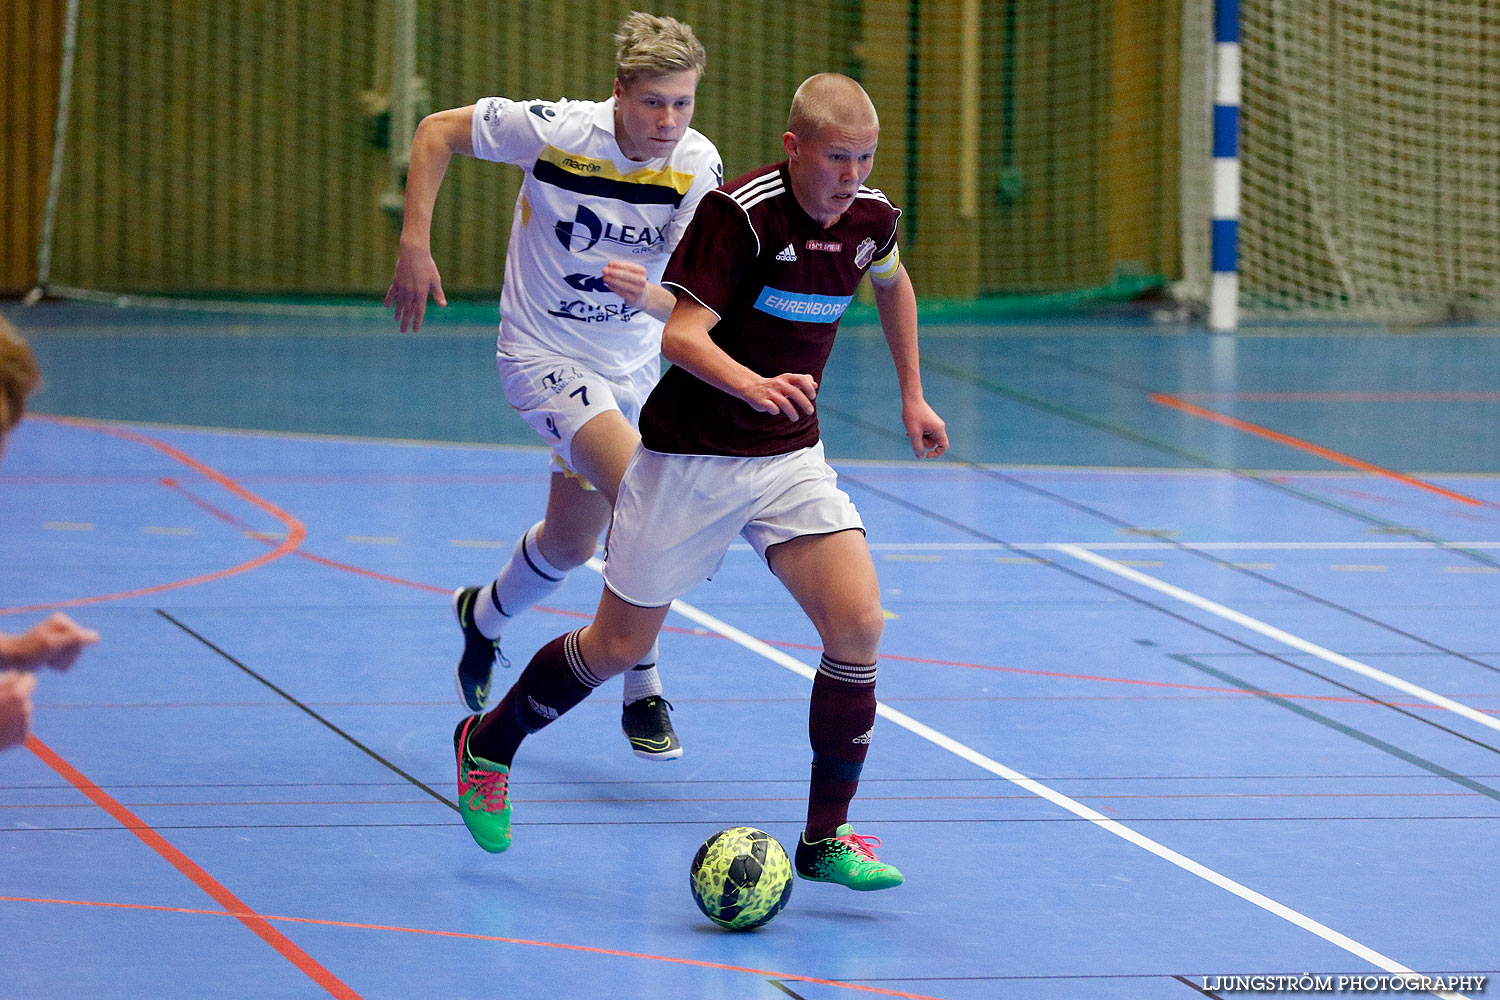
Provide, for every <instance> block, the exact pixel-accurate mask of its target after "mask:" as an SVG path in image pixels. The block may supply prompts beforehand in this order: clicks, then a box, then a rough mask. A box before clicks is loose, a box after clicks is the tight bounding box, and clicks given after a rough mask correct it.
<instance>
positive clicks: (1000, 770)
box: [588, 558, 1470, 1000]
mask: <svg viewBox="0 0 1500 1000" xmlns="http://www.w3.org/2000/svg"><path fill="white" fill-rule="evenodd" d="M588 566H589V568H590V569H592V570H594V571H595V572H596V573H601V574H602V573H603V572H604V563H603V562H601V561H600V560H599V559H597V558H595V559H590V560H589V561H588ZM672 610H673V611H675V612H677V613H678V614H680V615H682V616H683V617H684V618H686V619H688V620H689V621H691V622H693V623H695V624H697V625H701V626H703V627H704V628H706V629H709V630H710V631H713V632H717V633H718V634H719V635H721V636H723V637H724V638H726V639H728V640H730V641H731V642H734V643H736V644H738V645H740V646H743V647H744V648H745V649H747V650H749V651H750V652H752V653H755V654H756V655H758V656H762V657H764V658H765V659H767V660H770V661H771V662H772V663H775V664H776V665H777V666H780V667H785V668H786V669H787V670H790V671H791V672H792V673H794V674H797V675H798V676H800V677H803V678H806V679H807V680H812V679H813V678H814V677H816V676H817V673H818V672H817V671H816V670H814V669H813V668H812V667H809V666H808V665H807V664H805V663H803V662H802V661H801V660H798V659H797V658H795V657H793V656H790V655H789V654H787V653H784V652H782V651H781V650H779V649H777V648H775V647H774V646H770V645H767V644H766V643H764V642H762V641H761V640H759V639H757V638H755V636H753V635H750V634H749V633H746V632H742V631H740V630H739V629H737V628H735V627H734V626H733V625H730V624H729V623H728V622H725V621H722V620H720V619H718V618H715V617H714V616H713V615H711V614H709V613H708V612H706V611H700V610H699V609H698V608H695V607H693V605H691V604H689V603H687V602H686V601H681V600H678V601H673V602H672ZM875 711H876V713H877V714H878V715H879V716H880V717H881V718H882V719H888V720H889V721H891V722H894V723H895V724H896V725H898V726H900V727H901V728H902V729H905V730H906V731H907V732H910V733H913V734H914V735H916V736H920V737H921V738H922V739H924V740H927V741H928V742H929V743H932V744H934V745H936V746H939V747H942V748H943V749H944V750H947V751H948V752H949V753H952V754H955V755H957V756H959V757H961V758H963V759H964V760H966V761H968V762H969V763H971V764H974V765H976V766H978V767H980V768H982V769H983V770H986V771H988V772H990V773H991V774H994V775H998V776H999V777H1002V778H1004V779H1005V780H1006V781H1009V782H1011V783H1012V784H1015V785H1018V786H1020V787H1021V788H1024V789H1025V790H1026V791H1028V792H1030V793H1031V794H1033V795H1036V796H1038V797H1040V798H1043V799H1046V800H1047V801H1048V802H1051V803H1052V804H1053V805H1055V806H1058V807H1059V808H1061V809H1064V810H1066V811H1067V812H1070V813H1072V814H1073V815H1075V816H1077V817H1079V818H1080V819H1086V820H1088V821H1089V822H1090V823H1093V824H1094V825H1095V826H1098V827H1099V828H1100V829H1103V830H1106V831H1108V832H1109V833H1112V834H1114V835H1115V836H1116V837H1119V838H1120V839H1122V840H1125V841H1128V842H1129V843H1132V844H1134V845H1135V846H1137V847H1139V848H1141V849H1142V850H1145V851H1148V852H1150V853H1151V854H1154V855H1156V856H1157V857H1158V858H1161V859H1162V860H1163V861H1167V862H1170V863H1171V864H1174V865H1176V866H1177V867H1178V868H1181V869H1182V870H1183V871H1185V872H1189V873H1190V874H1193V875H1196V876H1198V877H1199V878H1201V879H1203V880H1205V881H1207V882H1210V883H1212V884H1213V885H1216V886H1218V887H1219V888H1220V889H1223V890H1225V891H1227V892H1231V893H1233V894H1234V895H1236V896H1238V897H1240V898H1241V899H1243V900H1245V901H1246V902H1249V903H1253V904H1255V905H1256V906H1258V907H1260V908H1261V909H1263V910H1265V911H1267V912H1269V913H1273V914H1275V915H1276V916H1278V917H1281V918H1282V919H1283V920H1286V921H1289V922H1290V923H1293V924H1295V925H1296V926H1298V927H1301V928H1302V929H1303V930H1305V931H1310V932H1311V933H1313V934H1316V935H1317V936H1318V937H1320V938H1322V939H1323V940H1324V941H1327V942H1328V943H1329V944H1332V945H1334V946H1335V947H1338V948H1342V949H1343V950H1344V951H1347V952H1348V953H1349V954H1351V955H1354V956H1355V957H1356V958H1361V959H1363V960H1365V961H1366V962H1369V963H1370V964H1371V965H1373V966H1375V967H1376V968H1377V969H1384V970H1385V971H1386V972H1389V973H1391V974H1393V975H1398V976H1415V975H1417V973H1416V972H1415V971H1414V970H1412V969H1409V968H1407V967H1406V966H1404V965H1402V964H1401V963H1400V962H1398V961H1396V960H1395V959H1393V958H1389V957H1387V956H1385V955H1382V954H1381V953H1380V952H1378V951H1376V950H1375V949H1373V948H1370V947H1367V946H1365V945H1362V944H1360V943H1359V942H1358V941H1356V940H1354V939H1353V938H1351V937H1349V936H1348V935H1345V934H1340V933H1339V932H1338V931H1336V930H1334V929H1333V928H1332V927H1329V926H1328V925H1327V924H1324V923H1320V922H1319V921H1317V920H1314V919H1313V918H1312V917H1309V916H1307V915H1306V914H1303V913H1299V912H1298V911H1296V910H1294V909H1292V908H1291V907H1289V906H1286V905H1285V904H1282V903H1278V902H1276V900H1274V899H1272V898H1270V897H1269V896H1265V895H1262V894H1261V893H1258V892H1256V891H1255V890H1254V889H1251V888H1250V887H1248V886H1245V885H1241V884H1240V883H1239V882H1236V881H1235V880H1234V879H1232V878H1230V877H1228V876H1227V875H1220V874H1219V873H1218V872H1216V871H1214V870H1213V869H1212V868H1209V867H1207V866H1205V865H1202V864H1199V863H1198V862H1196V861H1194V860H1193V859H1192V858H1190V857H1188V856H1187V855H1185V854H1179V853H1177V852H1176V851H1174V850H1172V849H1171V848H1170V847H1167V846H1166V845H1165V844H1159V843H1157V842H1156V841H1154V840H1152V839H1151V838H1150V837H1148V836H1146V835H1145V834H1143V833H1137V832H1136V831H1135V830H1132V829H1131V828H1130V827H1128V826H1126V825H1125V824H1123V823H1120V822H1117V821H1116V820H1112V819H1110V818H1109V817H1108V816H1105V815H1104V814H1103V813H1100V812H1096V811H1095V810H1093V809H1090V808H1089V807H1088V806H1086V805H1084V804H1083V803H1082V802H1079V801H1077V800H1076V799H1071V798H1069V797H1068V796H1066V795H1064V794H1063V793H1062V792H1059V791H1057V790H1055V789H1053V788H1050V787H1048V786H1047V785H1044V784H1042V783H1041V782H1040V781H1036V780H1034V779H1032V778H1028V777H1026V775H1024V774H1022V773H1021V772H1020V771H1017V770H1014V769H1012V768H1009V767H1006V766H1005V765H1004V764H1002V763H1000V762H999V761H997V760H991V759H990V758H989V757H986V756H985V755H984V754H982V753H980V752H979V751H978V750H975V749H973V748H972V747H969V746H966V745H964V744H963V743H960V742H958V741H957V740H955V739H953V738H952V737H950V736H946V735H944V734H943V733H940V732H938V731H937V730H936V729H933V728H931V727H930V726H927V725H924V724H923V723H920V722H918V721H917V720H916V719H913V718H912V717H911V716H909V715H907V714H906V713H905V712H898V711H897V710H896V709H894V708H891V707H890V706H888V705H885V704H877V705H876V708H875ZM1429 992H1431V993H1432V995H1433V996H1438V997H1443V998H1444V1000H1470V998H1469V997H1467V996H1465V995H1464V994H1462V993H1453V992H1450V991H1447V990H1444V991H1441V992H1438V991H1429Z"/></svg>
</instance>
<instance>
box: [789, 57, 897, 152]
mask: <svg viewBox="0 0 1500 1000" xmlns="http://www.w3.org/2000/svg"><path fill="white" fill-rule="evenodd" d="M831 126H832V127H841V128H848V129H863V128H877V129H878V128H880V115H879V114H877V113H876V111H875V103H874V102H873V101H871V100H870V95H869V94H867V93H865V88H863V87H861V86H860V85H859V81H858V80H855V79H854V78H853V77H848V76H845V75H844V74H842V73H817V74H815V75H813V76H810V77H808V78H807V79H806V80H803V81H802V85H801V86H800V87H798V88H797V92H796V93H795V94H793V95H792V110H791V112H790V113H789V114H788V115H787V119H786V130H787V131H788V132H790V133H792V134H793V135H795V136H798V137H799V138H800V137H807V136H811V135H813V134H815V133H818V132H821V131H823V130H824V129H826V128H829V127H831Z"/></svg>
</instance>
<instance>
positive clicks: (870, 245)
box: [854, 236, 875, 268]
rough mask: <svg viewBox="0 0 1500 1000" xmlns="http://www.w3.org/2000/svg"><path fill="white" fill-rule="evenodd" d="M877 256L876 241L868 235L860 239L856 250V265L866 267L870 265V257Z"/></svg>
mask: <svg viewBox="0 0 1500 1000" xmlns="http://www.w3.org/2000/svg"><path fill="white" fill-rule="evenodd" d="M874 256H875V241H874V240H872V239H870V238H869V237H868V236H866V237H865V238H864V239H863V240H860V243H859V246H858V248H856V249H855V251H854V266H855V267H858V268H865V267H868V266H869V263H870V258H872V257H874Z"/></svg>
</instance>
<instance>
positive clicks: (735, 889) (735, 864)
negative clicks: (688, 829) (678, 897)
mask: <svg viewBox="0 0 1500 1000" xmlns="http://www.w3.org/2000/svg"><path fill="white" fill-rule="evenodd" d="M688 884H689V885H690V887H691V888H692V890H693V902H695V903H697V904H698V909H700V910H702V911H703V914H704V916H706V917H708V919H710V920H712V921H713V922H714V923H716V924H718V925H719V926H720V927H727V928H729V929H730V930H732V931H748V930H750V929H751V928H752V927H759V926H760V925H761V924H764V923H767V922H769V921H770V919H771V918H772V917H774V916H776V914H778V913H780V912H781V908H782V907H783V906H785V905H786V901H787V900H788V899H791V898H792V863H791V861H790V860H788V859H787V856H786V851H785V850H783V849H782V847H781V845H780V844H778V843H777V842H776V838H775V837H772V836H771V835H770V834H769V833H766V832H765V831H764V830H757V829H755V828H754V827H749V826H736V827H731V828H729V829H728V830H720V831H719V832H718V833H716V834H714V835H713V836H712V837H709V838H708V839H707V840H705V841H704V842H703V846H702V847H700V848H698V853H697V854H695V855H693V870H692V873H691V875H690V877H689V883H688Z"/></svg>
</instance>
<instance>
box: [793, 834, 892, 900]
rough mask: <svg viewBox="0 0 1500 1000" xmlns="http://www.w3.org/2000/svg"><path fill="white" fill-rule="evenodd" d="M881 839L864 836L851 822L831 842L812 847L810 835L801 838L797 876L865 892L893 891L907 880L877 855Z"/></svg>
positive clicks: (799, 840)
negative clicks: (808, 840) (855, 830)
mask: <svg viewBox="0 0 1500 1000" xmlns="http://www.w3.org/2000/svg"><path fill="white" fill-rule="evenodd" d="M879 846H880V838H879V837H861V836H860V835H859V834H857V833H855V832H854V828H853V827H851V826H850V825H849V824H848V823H845V824H844V825H843V826H841V827H839V828H838V829H837V830H835V831H834V834H833V836H832V837H829V838H828V839H827V840H818V841H814V842H813V843H811V844H809V843H808V842H807V833H806V832H803V834H802V835H801V836H800V837H798V838H797V858H796V867H797V876H798V877H799V878H805V879H807V880H809V881H811V882H837V883H838V884H839V885H846V886H848V887H849V888H851V889H858V890H859V891H861V892H872V891H874V890H876V889H892V888H895V887H896V886H898V885H900V884H901V883H902V882H904V881H906V879H905V878H903V877H902V875H901V873H900V872H899V871H897V870H896V869H895V868H893V867H892V866H890V865H888V864H885V863H884V862H882V861H881V860H880V859H879V858H877V857H876V856H875V851H874V848H876V847H879Z"/></svg>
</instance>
